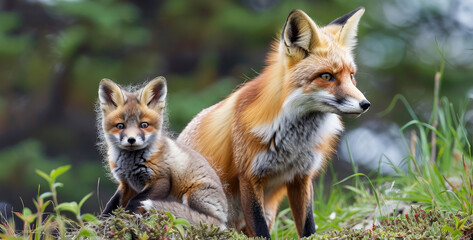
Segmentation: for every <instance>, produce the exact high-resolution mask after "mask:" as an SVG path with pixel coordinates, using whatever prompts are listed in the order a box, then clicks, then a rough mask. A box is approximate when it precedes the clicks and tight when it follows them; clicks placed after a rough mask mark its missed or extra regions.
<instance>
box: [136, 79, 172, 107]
mask: <svg viewBox="0 0 473 240" xmlns="http://www.w3.org/2000/svg"><path fill="white" fill-rule="evenodd" d="M166 94H167V86H166V79H165V78H164V77H157V78H155V79H153V80H151V82H149V83H148V84H146V86H145V87H144V88H142V89H141V93H140V98H139V99H140V101H141V103H143V104H146V105H147V106H148V107H150V108H152V109H155V110H162V109H163V108H164V106H165V105H166Z"/></svg>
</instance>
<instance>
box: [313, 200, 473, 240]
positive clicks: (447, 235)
mask: <svg viewBox="0 0 473 240" xmlns="http://www.w3.org/2000/svg"><path fill="white" fill-rule="evenodd" d="M472 236H473V216H472V215H467V214H460V213H457V214H453V213H449V212H445V211H439V210H428V211H426V210H424V209H422V207H415V208H414V207H412V208H411V210H410V211H409V212H408V213H406V214H405V215H402V216H399V217H397V218H393V219H390V220H383V221H382V222H381V223H380V224H379V225H373V227H372V228H371V229H358V230H353V229H345V230H342V231H330V232H326V233H324V234H322V235H314V236H311V237H310V238H308V239H403V240H404V239H406V240H407V239H470V238H471V237H472Z"/></svg>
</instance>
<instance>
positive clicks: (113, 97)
mask: <svg viewBox="0 0 473 240" xmlns="http://www.w3.org/2000/svg"><path fill="white" fill-rule="evenodd" d="M99 100H100V105H101V107H102V110H104V111H105V110H107V109H115V108H117V107H118V106H120V105H123V103H124V100H125V99H124V96H123V93H122V90H121V89H120V87H119V86H118V85H117V84H116V83H114V82H113V81H112V80H110V79H106V78H104V79H102V80H101V81H100V86H99Z"/></svg>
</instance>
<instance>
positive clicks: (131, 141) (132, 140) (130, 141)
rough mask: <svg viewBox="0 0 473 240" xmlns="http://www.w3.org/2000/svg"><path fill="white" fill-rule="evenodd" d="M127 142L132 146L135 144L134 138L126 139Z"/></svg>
mask: <svg viewBox="0 0 473 240" xmlns="http://www.w3.org/2000/svg"><path fill="white" fill-rule="evenodd" d="M128 142H129V143H130V144H133V143H135V142H136V139H135V138H134V137H130V138H128Z"/></svg>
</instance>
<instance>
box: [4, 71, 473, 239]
mask: <svg viewBox="0 0 473 240" xmlns="http://www.w3.org/2000/svg"><path fill="white" fill-rule="evenodd" d="M440 79H441V74H440V73H439V74H437V77H436V82H437V84H436V86H437V87H436V88H435V94H434V101H433V102H434V106H433V110H432V113H431V116H430V117H429V118H428V119H422V118H420V117H419V116H418V115H417V113H416V112H415V111H414V110H413V108H412V107H411V106H410V105H409V103H408V101H407V100H406V98H404V97H403V96H401V95H398V96H396V97H395V98H394V100H393V102H392V104H391V105H390V106H389V107H388V109H387V111H386V112H384V113H383V114H384V115H385V117H389V112H390V111H391V110H392V109H393V108H394V106H395V105H396V104H397V103H399V102H400V103H402V104H403V105H404V107H405V108H406V110H407V112H408V113H409V114H410V116H411V118H412V120H411V121H409V122H407V123H406V124H404V125H403V126H402V127H401V131H402V134H403V136H404V142H405V147H406V148H407V149H408V150H409V153H410V154H409V156H406V157H405V159H404V161H403V163H402V164H405V165H406V166H407V169H408V170H407V172H404V171H402V170H401V169H400V168H399V166H395V165H393V164H391V165H392V167H393V168H394V170H395V171H396V173H397V174H395V175H390V176H382V175H380V174H378V173H373V174H369V175H365V174H362V173H358V172H357V171H356V168H355V167H353V168H354V170H355V174H353V175H351V176H350V177H348V178H346V179H342V180H340V181H339V180H338V179H337V178H336V174H335V173H334V172H333V169H332V168H329V171H332V172H333V175H334V176H335V177H334V178H333V179H331V185H329V186H327V185H325V184H324V182H325V181H324V179H323V178H324V176H321V177H320V178H319V180H318V181H317V182H316V183H315V186H314V216H315V222H316V224H317V231H318V233H317V235H314V236H312V237H311V238H310V239H339V238H345V239H351V238H359V239H390V238H392V239H395V238H396V237H397V238H400V239H428V238H433V239H435V238H452V239H462V238H463V239H467V238H469V237H471V236H472V234H473V219H472V215H473V159H472V155H471V144H470V141H471V137H472V134H471V132H468V129H467V127H466V121H465V113H466V111H467V107H468V106H469V102H468V101H465V103H463V104H460V105H459V106H456V105H455V104H452V103H451V102H449V100H448V99H447V98H445V97H443V98H440V97H439V96H440V94H439V85H440ZM348 147H349V146H348ZM68 169H69V167H67V166H66V167H60V168H57V169H55V170H53V171H51V172H50V173H49V174H46V173H44V172H41V171H38V172H37V173H38V174H39V175H40V176H41V177H43V178H44V179H45V180H46V181H47V183H48V186H49V191H47V192H44V193H41V194H38V196H37V198H36V199H35V200H34V203H35V206H36V208H37V209H35V210H34V211H32V210H30V209H28V208H24V209H23V211H22V213H15V214H16V215H17V216H18V217H20V218H21V219H22V220H23V221H24V222H25V224H24V229H23V231H22V232H21V233H15V232H14V231H13V229H14V226H13V225H12V223H10V224H6V225H3V226H2V227H1V228H2V231H3V234H0V237H1V238H6V239H53V238H55V236H60V237H62V238H73V239H85V238H89V239H102V238H117V239H165V238H171V239H180V238H186V239H228V238H231V239H246V237H245V236H244V235H241V234H238V233H236V232H235V231H233V230H228V229H227V230H220V229H218V228H216V227H212V226H206V225H201V226H197V227H196V226H190V225H189V224H188V222H187V221H185V220H183V219H175V218H174V217H173V216H172V215H171V214H169V213H164V212H159V211H158V212H153V213H152V214H145V215H143V216H133V215H130V214H128V213H126V212H124V211H122V210H118V211H117V212H115V216H112V217H110V218H106V219H104V218H100V217H97V216H94V215H91V214H87V213H86V214H83V213H81V211H80V210H81V206H82V204H83V203H84V202H85V201H86V200H87V199H88V198H89V197H90V196H91V195H90V194H89V195H87V196H85V197H84V198H83V199H82V200H80V201H79V202H78V203H77V202H66V203H60V202H58V200H57V191H56V189H57V188H58V187H62V184H61V183H59V182H58V181H57V179H58V177H59V176H61V175H62V174H64V173H66V172H67V170H68ZM347 180H352V181H347ZM386 205H389V206H393V207H394V208H387V207H386ZM398 205H399V206H408V207H406V209H407V210H406V211H405V212H403V213H402V214H398V213H397V211H395V210H393V209H395V208H396V206H398ZM411 206H412V207H411ZM48 208H49V209H51V208H52V209H53V212H52V213H50V214H49V216H48V217H47V218H46V219H42V216H43V215H44V213H45V212H46V209H48ZM354 226H358V227H359V228H361V229H358V230H356V229H353V227H354ZM271 236H272V237H273V239H291V238H297V233H296V230H295V225H294V222H293V221H292V216H291V212H290V210H289V209H282V210H281V211H280V213H279V215H278V217H277V220H276V222H275V225H274V227H273V229H272V232H271Z"/></svg>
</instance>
